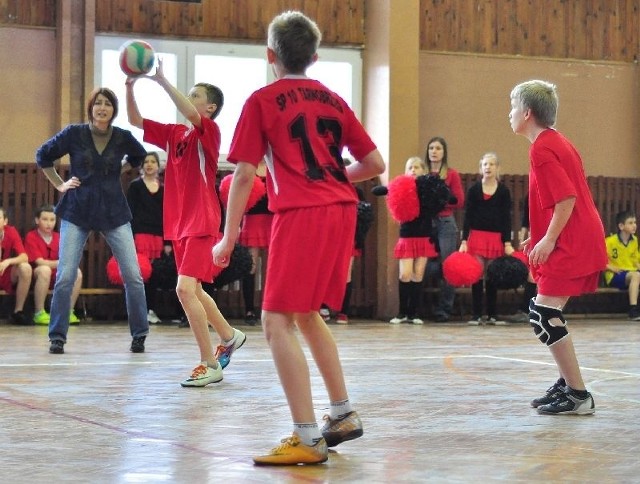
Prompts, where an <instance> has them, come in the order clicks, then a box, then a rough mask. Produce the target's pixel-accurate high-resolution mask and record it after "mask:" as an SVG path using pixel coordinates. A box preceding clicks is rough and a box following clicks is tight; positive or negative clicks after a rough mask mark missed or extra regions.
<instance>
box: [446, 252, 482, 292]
mask: <svg viewBox="0 0 640 484" xmlns="http://www.w3.org/2000/svg"><path fill="white" fill-rule="evenodd" d="M482 272H483V267H482V264H481V263H480V261H479V260H478V259H476V258H475V257H474V256H472V255H471V254H469V253H467V252H453V253H452V254H451V255H450V256H449V257H447V258H446V259H445V260H444V262H443V263H442V274H443V275H444V278H445V280H446V281H447V282H448V283H449V284H451V285H452V286H454V287H462V286H470V285H471V284H475V283H476V282H478V281H479V280H480V278H481V277H482Z"/></svg>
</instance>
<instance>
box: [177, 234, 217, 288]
mask: <svg viewBox="0 0 640 484" xmlns="http://www.w3.org/2000/svg"><path fill="white" fill-rule="evenodd" d="M218 240H220V237H219V236H213V235H205V236H202V237H185V238H183V239H180V240H174V241H173V253H174V255H175V257H176V267H177V269H178V275H180V276H189V277H193V278H195V279H197V280H198V281H200V282H213V278H214V277H216V276H217V275H218V274H220V272H222V267H218V266H216V265H215V264H214V263H213V256H212V255H211V249H213V246H214V245H215V244H216V242H218Z"/></svg>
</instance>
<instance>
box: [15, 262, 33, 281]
mask: <svg viewBox="0 0 640 484" xmlns="http://www.w3.org/2000/svg"><path fill="white" fill-rule="evenodd" d="M16 274H17V276H18V279H19V280H24V279H29V280H31V278H32V277H33V268H32V267H31V264H28V263H27V262H23V263H22V264H18V267H17V270H16Z"/></svg>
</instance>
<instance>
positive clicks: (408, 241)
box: [393, 237, 438, 259]
mask: <svg viewBox="0 0 640 484" xmlns="http://www.w3.org/2000/svg"><path fill="white" fill-rule="evenodd" d="M437 256H438V252H437V251H436V246H435V245H433V242H431V240H429V237H400V238H399V239H398V241H397V242H396V245H395V247H394V248H393V257H394V258H396V259H417V258H418V257H427V258H429V259H431V258H434V257H437Z"/></svg>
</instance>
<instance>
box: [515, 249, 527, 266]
mask: <svg viewBox="0 0 640 484" xmlns="http://www.w3.org/2000/svg"><path fill="white" fill-rule="evenodd" d="M511 255H512V256H513V257H515V258H516V259H519V260H520V261H522V262H523V263H524V265H525V266H527V267H529V257H527V255H526V254H525V253H524V252H522V251H521V250H516V251H514V252H513V253H512V254H511Z"/></svg>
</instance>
